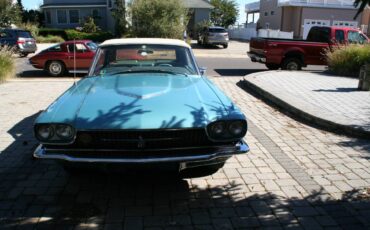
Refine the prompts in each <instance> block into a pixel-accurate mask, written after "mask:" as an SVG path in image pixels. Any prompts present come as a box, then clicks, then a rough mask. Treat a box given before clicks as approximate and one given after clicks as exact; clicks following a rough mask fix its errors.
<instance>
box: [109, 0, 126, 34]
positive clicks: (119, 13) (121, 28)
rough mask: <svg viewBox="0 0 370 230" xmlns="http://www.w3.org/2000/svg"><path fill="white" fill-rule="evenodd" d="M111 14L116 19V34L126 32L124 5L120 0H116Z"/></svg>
mask: <svg viewBox="0 0 370 230" xmlns="http://www.w3.org/2000/svg"><path fill="white" fill-rule="evenodd" d="M112 16H113V18H114V19H115V21H116V34H117V35H119V36H122V35H124V34H125V33H126V32H127V20H126V6H125V2H124V1H122V0H117V1H116V7H115V9H114V10H113V11H112Z"/></svg>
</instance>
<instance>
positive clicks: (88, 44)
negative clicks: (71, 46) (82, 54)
mask: <svg viewBox="0 0 370 230" xmlns="http://www.w3.org/2000/svg"><path fill="white" fill-rule="evenodd" d="M86 45H87V46H88V47H89V49H90V50H97V49H98V45H96V44H95V43H94V42H88V43H86Z"/></svg>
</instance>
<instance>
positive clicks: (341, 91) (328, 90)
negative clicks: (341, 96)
mask: <svg viewBox="0 0 370 230" xmlns="http://www.w3.org/2000/svg"><path fill="white" fill-rule="evenodd" d="M313 91H315V92H334V93H350V92H356V91H359V90H358V89H357V88H336V89H315V90H313Z"/></svg>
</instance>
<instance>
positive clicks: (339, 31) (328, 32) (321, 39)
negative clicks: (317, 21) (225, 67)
mask: <svg viewBox="0 0 370 230" xmlns="http://www.w3.org/2000/svg"><path fill="white" fill-rule="evenodd" d="M368 42H369V38H368V37H366V35H364V34H363V33H362V32H361V31H359V30H357V29H353V28H345V27H312V28H311V30H310V32H309V33H308V36H307V40H293V39H279V38H252V39H251V41H250V45H249V46H250V49H249V52H248V56H249V57H250V58H251V60H252V62H260V63H265V65H266V67H267V68H269V69H271V70H274V69H279V68H281V69H284V70H300V69H301V68H302V67H306V66H307V65H326V60H325V56H324V51H325V50H326V49H328V48H330V47H331V46H332V45H338V44H350V43H357V44H364V43H368Z"/></svg>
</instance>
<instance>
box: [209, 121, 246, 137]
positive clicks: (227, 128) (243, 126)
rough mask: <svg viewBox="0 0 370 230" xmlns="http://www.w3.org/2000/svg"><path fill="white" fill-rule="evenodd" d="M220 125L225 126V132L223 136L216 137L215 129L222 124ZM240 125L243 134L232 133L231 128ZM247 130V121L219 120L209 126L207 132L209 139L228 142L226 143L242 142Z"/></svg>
mask: <svg viewBox="0 0 370 230" xmlns="http://www.w3.org/2000/svg"><path fill="white" fill-rule="evenodd" d="M220 123H224V124H225V129H224V132H223V134H222V135H215V133H214V132H213V127H214V126H215V125H218V124H220ZM238 123H239V125H240V128H241V132H240V133H239V134H233V133H232V132H231V131H230V126H232V125H235V124H238ZM247 129H248V124H247V121H246V120H243V119H233V120H217V121H214V122H212V123H210V124H208V125H207V128H206V131H207V135H208V138H209V139H210V140H212V141H217V142H226V141H238V140H240V139H241V138H243V137H244V136H245V135H246V133H247Z"/></svg>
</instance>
